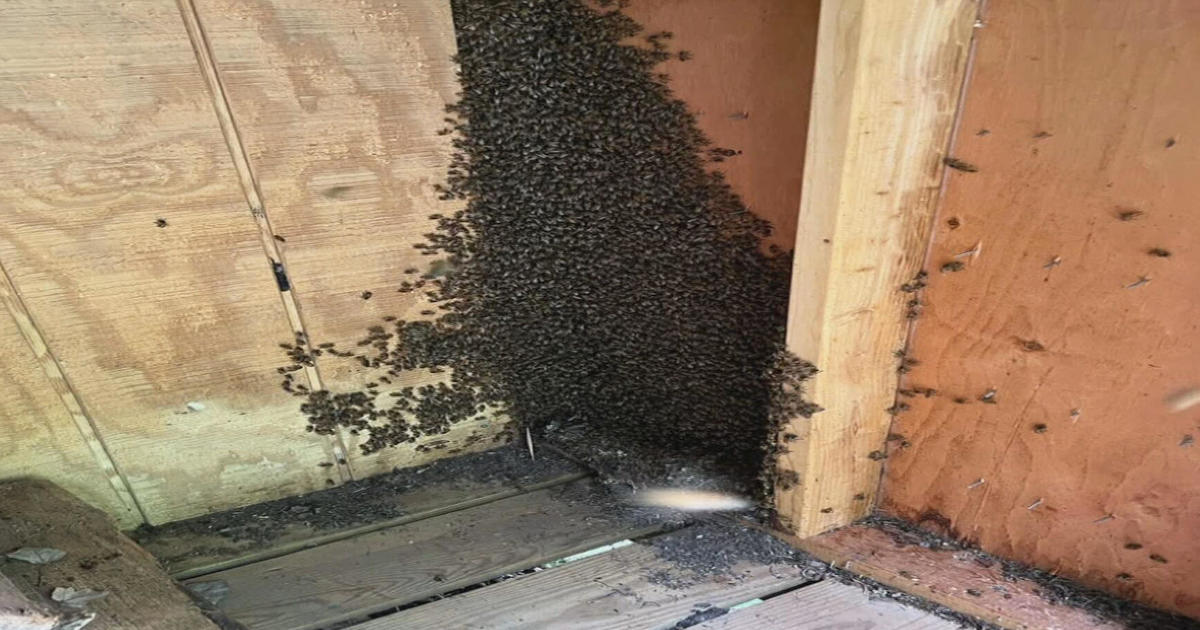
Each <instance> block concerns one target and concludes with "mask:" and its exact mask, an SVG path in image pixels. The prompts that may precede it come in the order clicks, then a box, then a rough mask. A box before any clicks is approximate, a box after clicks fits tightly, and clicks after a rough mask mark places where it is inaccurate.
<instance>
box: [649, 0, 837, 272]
mask: <svg viewBox="0 0 1200 630" xmlns="http://www.w3.org/2000/svg"><path fill="white" fill-rule="evenodd" d="M819 8H820V2H819V0H740V1H739V2H730V1H729V0H632V2H630V5H629V7H628V8H626V9H625V12H626V13H627V14H629V15H630V16H631V17H633V18H634V19H635V20H637V21H638V22H639V23H641V24H642V26H643V27H645V32H644V34H649V33H654V32H658V31H664V30H665V31H670V32H671V33H673V35H674V36H673V38H672V39H671V40H669V41H668V42H667V43H668V44H669V45H670V46H671V48H672V49H673V50H677V51H678V50H685V51H687V52H688V53H690V54H691V58H690V59H688V60H686V61H680V60H678V59H672V60H669V61H667V62H665V63H664V64H663V65H662V70H663V71H664V72H666V73H668V74H669V75H671V82H670V85H671V89H672V90H673V91H674V92H675V95H676V96H678V97H679V98H681V99H683V100H684V101H686V102H687V103H688V105H689V106H690V107H691V109H692V110H693V111H695V112H696V114H697V119H698V122H699V124H700V128H701V129H702V130H703V131H704V133H706V134H708V136H709V138H711V139H712V140H713V143H714V144H715V145H716V146H719V147H724V148H729V149H735V150H740V151H742V152H743V153H742V155H738V156H735V157H732V158H729V159H728V160H726V161H725V162H723V163H720V164H718V165H717V166H718V167H719V168H720V170H722V171H723V172H724V173H725V175H726V177H727V178H728V180H729V183H730V184H731V185H732V186H733V189H734V190H735V191H737V193H738V194H739V195H741V197H742V199H743V201H745V203H746V205H747V207H748V208H749V209H750V210H751V211H752V212H754V213H755V214H757V215H759V216H761V217H763V218H765V219H768V220H770V221H771V222H772V223H773V224H774V226H775V231H774V233H773V234H772V236H771V239H770V242H771V243H773V244H776V245H779V246H780V247H783V248H785V249H790V248H791V247H792V246H793V245H794V243H795V240H796V217H797V216H798V215H799V211H800V183H801V178H802V174H803V172H804V146H805V138H806V135H807V132H808V109H809V99H810V96H811V93H812V76H813V59H814V56H815V54H816V42H817V14H818V11H819Z"/></svg>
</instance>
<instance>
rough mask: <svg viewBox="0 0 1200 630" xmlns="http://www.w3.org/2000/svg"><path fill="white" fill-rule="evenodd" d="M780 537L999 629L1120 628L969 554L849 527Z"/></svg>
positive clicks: (1106, 629)
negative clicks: (1052, 600)
mask: <svg viewBox="0 0 1200 630" xmlns="http://www.w3.org/2000/svg"><path fill="white" fill-rule="evenodd" d="M780 537H781V538H783V539H784V540H787V541H788V542H791V543H792V544H793V545H795V546H796V547H799V548H801V549H803V550H804V551H807V552H809V553H811V554H812V555H814V556H816V557H817V558H820V559H821V560H824V561H825V562H828V563H830V564H831V565H833V566H835V567H840V568H843V569H846V570H848V571H851V572H853V573H857V574H859V575H863V576H866V577H868V578H871V579H873V580H875V581H877V582H879V583H881V584H884V585H885V586H890V587H892V588H895V589H899V590H901V591H905V592H907V593H911V594H913V595H916V596H918V597H922V598H925V599H927V600H929V601H931V602H935V603H938V604H941V605H943V606H946V607H948V608H950V609H952V610H957V611H958V612H961V613H965V614H967V615H971V616H973V617H977V618H979V619H982V620H983V621H986V622H988V623H993V624H995V625H997V626H1000V627H1001V628H1007V629H1009V630H1042V629H1044V628H1055V629H1057V630H1085V629H1086V630H1118V628H1119V627H1122V626H1117V625H1114V624H1108V623H1101V622H1099V621H1097V620H1096V619H1095V618H1093V617H1092V616H1091V615H1090V614H1088V613H1087V612H1086V611H1084V610H1081V609H1078V608H1071V607H1068V606H1062V605H1055V604H1051V603H1050V602H1049V601H1047V600H1046V599H1045V598H1043V597H1042V596H1041V595H1038V590H1039V585H1038V584H1036V583H1035V582H1032V581H1030V580H1027V579H1024V578H1011V579H1010V577H1009V576H1006V575H1005V572H1004V570H1003V568H1002V567H1001V566H1000V565H999V564H998V563H992V564H991V565H988V566H984V565H982V564H980V563H978V562H976V561H975V556H973V555H971V554H960V553H957V552H955V551H953V550H949V549H930V548H927V547H922V546H921V545H919V544H909V543H906V542H904V541H902V540H897V539H896V538H895V537H893V535H891V534H890V533H888V532H884V531H882V530H879V529H875V528H872V527H865V526H861V525H851V526H849V527H843V528H841V529H837V530H834V531H832V532H828V533H825V534H821V535H820V536H812V537H809V538H803V539H801V538H796V537H794V536H789V535H786V534H780ZM968 590H969V591H971V592H968ZM974 593H978V595H975V594H974ZM750 610H753V609H750Z"/></svg>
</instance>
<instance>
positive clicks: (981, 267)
mask: <svg viewBox="0 0 1200 630" xmlns="http://www.w3.org/2000/svg"><path fill="white" fill-rule="evenodd" d="M1153 7H1154V8H1153V10H1150V11H1143V10H1139V9H1140V8H1144V7H1139V6H1137V5H1133V4H1130V3H1127V2H1121V1H1120V0H1102V1H1101V0H1053V1H1050V0H1047V1H1046V2H1038V3H1022V2H992V3H989V8H988V15H987V16H986V19H985V22H986V26H985V27H983V28H982V29H980V30H979V36H978V40H979V43H978V48H979V50H978V53H977V55H976V58H975V62H974V71H973V75H972V77H971V83H970V88H969V89H968V91H967V94H966V100H965V102H964V105H963V119H962V124H961V130H960V131H959V133H958V139H957V140H956V142H955V150H954V152H955V154H956V155H957V156H958V157H960V158H962V159H964V160H966V161H968V162H970V163H972V164H975V165H976V166H978V168H979V171H978V172H976V173H952V175H951V176H950V177H949V180H948V182H947V186H946V195H945V200H944V202H943V205H942V208H941V210H940V211H939V212H940V220H939V222H938V226H937V229H936V231H935V233H934V243H933V246H932V250H931V253H930V259H931V262H932V266H937V265H940V264H942V263H943V262H945V261H947V260H950V259H951V258H952V257H953V256H954V255H955V254H956V253H958V252H961V251H963V250H966V249H969V248H971V247H973V246H974V244H975V243H977V242H981V241H982V243H983V250H984V251H983V255H982V256H980V257H979V258H978V260H976V261H973V262H972V263H971V265H970V266H969V267H968V268H967V269H965V270H964V271H962V272H959V273H949V274H944V275H942V274H934V277H933V278H932V279H931V280H932V281H931V282H930V286H929V288H928V289H926V300H927V301H928V302H929V307H928V309H927V310H926V313H925V316H923V317H922V319H921V321H920V323H919V325H918V326H917V328H916V330H915V332H914V337H913V342H912V347H913V354H914V356H915V357H917V358H918V359H920V360H921V364H920V365H917V366H915V367H914V368H913V370H912V372H911V373H910V374H908V375H906V381H907V383H906V384H905V387H933V388H936V389H937V390H939V391H940V392H942V394H941V395H939V396H936V397H933V398H929V399H926V398H916V399H912V400H911V401H910V402H911V403H912V409H911V410H910V411H907V412H905V413H903V414H901V415H900V416H898V417H897V419H896V426H895V429H894V431H895V432H896V433H899V434H903V435H904V436H905V439H907V440H908V441H909V442H910V444H911V447H910V448H908V449H905V450H902V451H899V452H897V453H896V454H895V455H894V456H893V457H892V458H891V459H889V460H888V468H887V478H886V480H885V485H884V501H883V502H882V505H883V507H884V508H885V509H886V510H888V511H889V512H893V513H895V514H897V515H900V516H903V517H905V518H908V519H911V520H921V521H923V523H922V524H923V525H924V526H926V527H930V528H937V529H939V530H940V532H941V533H943V534H944V535H954V536H961V537H963V538H966V539H968V540H971V541H973V542H975V543H977V544H978V545H980V546H981V547H983V548H984V549H986V550H988V551H991V552H992V553H995V554H997V555H1001V556H1005V557H1010V558H1013V559H1015V560H1020V561H1022V562H1024V563H1027V564H1031V565H1034V566H1037V567H1040V568H1043V569H1046V570H1051V571H1054V572H1055V573H1057V574H1060V575H1063V576H1066V577H1071V578H1073V579H1077V580H1080V581H1081V582H1083V583H1085V584H1087V585H1088V586H1092V587H1096V588H1101V589H1104V590H1106V591H1109V592H1112V593H1115V594H1117V595H1120V596H1122V597H1127V598H1131V599H1136V600H1138V601H1141V602H1144V603H1147V604H1150V605H1153V606H1158V607H1162V608H1167V609H1172V610H1176V611H1178V612H1181V613H1183V614H1186V615H1190V616H1192V617H1198V618H1200V580H1197V579H1196V576H1197V575H1200V536H1196V535H1194V532H1196V531H1200V446H1195V445H1191V446H1189V443H1190V441H1189V440H1188V439H1187V437H1186V436H1192V437H1191V440H1195V439H1197V438H1200V413H1197V411H1200V410H1197V409H1192V410H1190V411H1184V412H1181V413H1176V412H1174V411H1173V410H1172V409H1171V407H1170V405H1169V404H1167V400H1168V399H1169V398H1170V396H1171V395H1172V394H1175V393H1177V392H1179V391H1183V390H1186V389H1187V388H1190V387H1195V386H1197V385H1200V352H1197V348H1200V327H1198V326H1197V323H1196V322H1197V318H1196V315H1197V313H1200V273H1197V269H1198V268H1200V248H1198V247H1197V246H1198V245H1200V212H1197V210H1196V199H1197V197H1198V196H1200V178H1197V177H1196V174H1197V171H1196V165H1197V164H1200V117H1197V116H1196V115H1195V108H1194V107H1193V105H1194V104H1195V103H1198V102H1200V83H1198V82H1197V81H1196V80H1195V77H1196V76H1197V75H1200V4H1198V3H1194V2H1157V3H1153ZM983 129H987V130H988V133H986V134H984V135H979V134H980V132H981V131H982V130H983ZM1168 144H1170V146H1168ZM1120 212H1141V213H1143V214H1140V215H1136V216H1133V217H1130V218H1131V220H1127V221H1123V220H1121V217H1120V216H1119V213H1120ZM952 218H953V219H955V221H956V223H955V225H957V226H958V227H957V229H951V224H950V222H949V221H950V219H952ZM1154 248H1161V249H1162V250H1163V252H1161V253H1160V254H1157V255H1156V254H1152V253H1151V250H1152V249H1154ZM1162 254H1168V255H1167V256H1165V257H1164V256H1163V255H1162ZM1055 257H1058V258H1059V261H1060V262H1059V264H1058V265H1057V266H1051V267H1049V268H1047V267H1046V265H1048V264H1049V263H1050V262H1051V261H1052V260H1053V259H1054V258H1055ZM1143 275H1144V276H1147V277H1148V278H1149V279H1150V282H1149V283H1148V284H1144V285H1141V286H1132V285H1134V284H1135V283H1136V282H1137V281H1138V278H1139V277H1140V276H1143ZM1127 286H1129V287H1130V288H1125V287H1127ZM991 388H995V389H996V390H997V392H998V393H997V396H996V401H995V404H981V403H980V402H979V396H980V395H981V394H982V393H983V392H985V391H987V390H988V389H991ZM956 398H961V399H963V401H964V402H963V403H957V402H955V399H956ZM1072 410H1076V411H1077V413H1076V414H1074V415H1073V414H1072ZM1037 425H1043V426H1042V427H1040V428H1039V427H1038V426H1037ZM979 480H983V482H982V483H979V484H976V481H979ZM973 484H975V485H973ZM1035 504H1036V505H1035ZM1030 506H1035V507H1034V508H1033V509H1029V507H1030ZM1130 544H1132V545H1133V547H1134V548H1126V545H1130ZM1156 557H1157V558H1161V559H1162V561H1159V560H1157V559H1155V558H1156Z"/></svg>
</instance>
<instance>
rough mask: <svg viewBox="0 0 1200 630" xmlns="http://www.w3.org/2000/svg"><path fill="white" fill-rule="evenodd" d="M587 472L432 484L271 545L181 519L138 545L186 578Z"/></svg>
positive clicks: (298, 524)
mask: <svg viewBox="0 0 1200 630" xmlns="http://www.w3.org/2000/svg"><path fill="white" fill-rule="evenodd" d="M584 476H585V473H570V474H567V475H563V476H559V477H553V478H549V479H545V480H542V481H538V482H534V483H522V484H521V485H520V486H517V485H515V484H512V483H509V482H507V481H502V480H494V481H489V482H474V481H469V480H467V481H462V480H459V481H454V482H452V483H431V484H428V485H427V486H422V487H421V488H417V489H415V490H412V491H407V492H403V493H398V494H396V496H395V503H394V505H395V509H396V511H397V512H400V513H402V514H403V516H398V517H396V518H392V519H387V520H381V521H378V522H375V523H370V524H367V525H359V526H355V527H348V528H345V529H340V530H329V529H318V528H317V527H314V526H313V525H312V524H311V523H310V522H309V521H308V517H307V516H305V515H303V514H302V515H298V516H296V517H295V519H294V521H293V522H290V523H286V524H285V525H284V526H283V530H282V531H281V532H280V533H279V534H278V535H277V536H276V537H275V538H273V539H272V540H271V541H269V542H267V543H256V542H255V541H252V540H230V539H229V538H228V537H225V536H221V535H220V534H218V533H216V532H212V533H200V532H195V531H192V530H190V529H188V528H186V527H180V528H178V529H176V528H175V526H176V525H183V524H182V523H180V524H176V523H171V524H168V525H166V526H164V527H162V528H159V529H157V530H156V531H155V532H154V533H153V534H151V535H150V536H148V537H142V536H140V535H139V536H138V543H139V544H140V545H142V547H144V548H145V549H146V550H147V551H149V552H150V553H152V554H154V556H155V557H157V558H158V559H159V562H161V563H163V566H164V567H165V568H166V569H167V571H168V572H170V573H171V576H172V577H174V578H175V579H179V580H182V579H187V578H193V577H198V576H202V575H208V574H209V573H216V572H217V571H223V570H226V569H230V568H233V567H239V566H243V565H247V564H251V563H253V562H261V561H263V560H269V559H271V558H277V557H279V556H283V555H287V554H289V553H294V552H296V551H300V550H302V549H310V548H313V547H319V546H321V545H326V544H329V543H331V542H335V541H338V540H342V539H345V538H351V537H354V536H358V535H361V534H366V533H369V532H373V531H376V530H380V529H385V528H388V527H395V526H397V525H404V524H407V523H412V522H416V521H420V520H423V519H427V518H433V517H435V516H441V515H443V514H449V513H451V512H458V511H459V510H465V509H468V508H473V507H476V506H480V505H484V504H487V503H492V502H494V501H499V500H501V499H507V498H509V497H514V496H516V495H518V494H521V493H524V492H531V491H534V490H540V489H542V488H549V487H553V486H557V485H562V484H565V483H570V482H572V481H576V480H579V479H582V478H583V477H584Z"/></svg>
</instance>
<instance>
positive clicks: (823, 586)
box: [694, 580, 958, 630]
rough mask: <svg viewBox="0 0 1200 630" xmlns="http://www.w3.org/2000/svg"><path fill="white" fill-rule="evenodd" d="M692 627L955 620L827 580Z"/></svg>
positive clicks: (936, 625)
mask: <svg viewBox="0 0 1200 630" xmlns="http://www.w3.org/2000/svg"><path fill="white" fill-rule="evenodd" d="M694 628H696V630H955V629H956V628H958V624H956V623H952V622H950V621H947V620H945V619H942V618H940V617H936V616H934V615H931V614H929V613H927V612H925V611H922V610H920V609H917V608H909V607H907V606H903V605H901V604H897V603H896V602H893V601H887V600H880V599H871V598H870V597H868V596H867V594H866V593H864V592H863V591H862V589H860V588H856V587H854V586H847V585H845V584H839V583H838V582H834V581H831V580H826V581H824V582H820V583H818V584H812V585H809V586H805V587H803V588H800V589H798V590H795V591H792V592H790V593H785V594H783V595H780V596H778V597H773V598H771V599H768V600H767V601H765V602H763V603H761V604H758V605H755V606H751V607H749V608H744V609H741V610H735V611H733V612H730V613H728V614H726V615H724V616H722V617H718V618H716V619H714V620H712V621H708V622H705V623H702V624H700V625H698V626H694Z"/></svg>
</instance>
